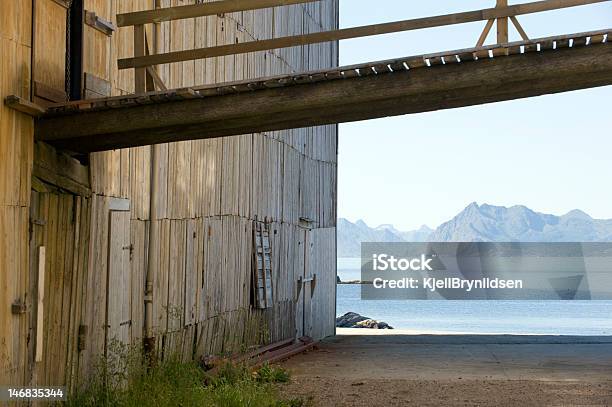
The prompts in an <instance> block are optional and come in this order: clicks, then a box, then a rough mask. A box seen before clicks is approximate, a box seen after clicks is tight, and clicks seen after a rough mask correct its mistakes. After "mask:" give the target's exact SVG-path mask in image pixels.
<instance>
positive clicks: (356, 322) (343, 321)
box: [336, 312, 393, 329]
mask: <svg viewBox="0 0 612 407" xmlns="http://www.w3.org/2000/svg"><path fill="white" fill-rule="evenodd" d="M336 327H338V328H369V329H393V327H392V326H390V325H389V324H387V323H386V322H382V321H376V320H374V319H372V318H368V317H364V316H363V315H359V314H358V313H356V312H347V313H346V314H344V315H342V316H340V317H337V318H336Z"/></svg>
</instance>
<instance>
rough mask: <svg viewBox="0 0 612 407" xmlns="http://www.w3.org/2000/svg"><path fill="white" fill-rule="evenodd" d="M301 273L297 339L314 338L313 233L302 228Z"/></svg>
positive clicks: (300, 242)
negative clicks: (303, 337)
mask: <svg viewBox="0 0 612 407" xmlns="http://www.w3.org/2000/svg"><path fill="white" fill-rule="evenodd" d="M298 235H299V237H298V239H299V240H298V254H299V261H298V264H299V265H300V266H299V271H298V275H297V287H298V289H297V301H296V310H295V327H296V338H300V337H302V336H310V337H312V323H313V321H312V294H313V289H314V284H315V276H314V275H313V273H312V270H311V268H312V267H311V263H312V256H313V243H312V231H311V230H310V229H306V228H300V229H299V233H298Z"/></svg>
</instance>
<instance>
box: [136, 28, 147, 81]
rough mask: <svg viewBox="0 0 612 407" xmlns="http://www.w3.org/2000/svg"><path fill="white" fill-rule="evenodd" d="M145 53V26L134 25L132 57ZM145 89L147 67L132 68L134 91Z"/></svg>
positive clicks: (142, 55)
mask: <svg viewBox="0 0 612 407" xmlns="http://www.w3.org/2000/svg"><path fill="white" fill-rule="evenodd" d="M145 53H146V44H145V27H144V25H143V24H139V25H135V26H134V57H136V58H137V57H144V56H145ZM146 90H147V69H146V67H140V68H135V69H134V93H145V92H146Z"/></svg>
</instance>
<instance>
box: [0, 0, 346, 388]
mask: <svg viewBox="0 0 612 407" xmlns="http://www.w3.org/2000/svg"><path fill="white" fill-rule="evenodd" d="M35 2H36V3H39V2H48V3H53V4H57V3H56V2H55V1H54V0H35ZM191 3H193V0H191V1H181V0H162V6H163V7H169V6H179V5H185V4H191ZM17 4H18V5H19V7H18V6H17ZM47 6H48V7H51V6H50V5H49V4H45V7H47ZM84 6H85V9H86V10H87V11H94V12H95V13H96V15H98V16H99V17H101V18H103V19H106V20H109V21H113V20H114V18H115V17H114V16H115V15H116V14H117V13H122V12H128V11H135V10H140V9H150V8H152V6H153V1H152V0H137V1H130V2H127V1H124V0H85V1H84ZM38 10H40V9H38ZM53 10H54V12H55V11H58V9H53ZM0 11H1V12H2V13H1V14H2V16H1V17H0V18H3V19H6V20H7V21H10V24H7V23H5V22H4V20H3V22H2V25H1V26H0V30H1V33H2V52H3V55H6V53H7V52H11V53H12V54H11V55H15V58H10V59H3V62H2V65H0V72H1V73H2V76H0V78H2V82H0V83H1V84H2V89H1V91H2V95H3V96H5V95H8V94H20V95H24V96H26V97H27V96H29V81H30V80H31V77H32V74H31V71H30V69H31V66H32V64H30V57H31V54H32V53H31V51H32V50H31V41H30V32H31V21H32V18H31V0H30V1H25V0H20V1H15V2H12V1H11V2H2V3H1V6H0ZM7 13H8V14H7ZM28 13H30V14H28ZM51 14H52V13H50V12H49V14H48V18H47V19H45V17H44V16H45V14H44V13H43V14H41V16H39V14H37V19H36V20H35V25H36V26H37V27H38V25H39V24H49V21H51V20H53V19H56V18H57V16H56V17H52V15H51ZM8 16H13V17H12V18H9V17H8ZM19 19H21V21H22V22H23V23H22V24H16V23H15V21H20V20H19ZM45 20H47V21H45ZM337 23H338V1H337V0H324V1H321V2H314V3H312V4H305V5H294V6H288V7H282V8H275V9H268V10H257V11H248V12H240V13H231V14H226V15H223V16H212V17H204V18H197V19H191V20H181V21H173V22H165V23H162V24H161V25H159V27H158V30H159V31H158V32H159V35H158V38H159V40H160V41H159V43H158V44H157V49H158V51H159V52H167V51H173V50H180V49H187V48H195V47H202V46H212V45H221V44H228V43H234V42H243V41H251V40H256V39H264V38H272V37H278V36H283V35H293V34H301V33H308V32H315V31H320V30H328V29H333V28H336V27H337ZM65 29H66V28H65V27H64V30H65ZM41 30H42V29H41V28H37V29H36V30H35V32H36V33H38V32H39V31H41ZM47 37H49V38H56V37H57V38H59V37H61V35H58V34H57V33H55V32H53V33H48V34H47ZM147 39H148V41H149V45H150V48H151V50H153V49H154V47H155V46H156V44H155V35H154V30H153V28H152V27H148V28H147ZM57 41H59V40H57ZM57 41H56V42H57ZM54 44H55V43H54ZM131 44H132V30H131V28H122V29H119V30H118V31H116V32H115V33H114V34H113V35H112V36H107V35H105V34H104V33H102V32H100V31H97V30H95V29H93V28H91V27H89V26H87V25H85V26H84V44H83V71H84V72H85V73H87V74H90V75H93V76H95V77H97V78H100V79H102V80H105V81H108V83H109V89H110V93H111V94H113V95H119V94H124V93H132V92H133V73H132V71H130V70H126V71H118V70H117V68H116V60H117V59H118V58H120V57H126V56H130V55H132V54H131V52H132V51H131V48H132V46H131ZM34 48H35V52H34V59H35V63H34V64H33V65H34V66H35V71H36V75H38V76H36V77H37V78H40V80H41V81H46V82H49V85H50V86H52V87H55V88H58V87H61V86H62V83H61V80H62V79H61V75H60V73H61V72H63V69H64V66H62V65H61V63H60V61H61V59H59V58H58V57H57V55H58V52H59V51H58V50H57V47H56V46H49V47H47V49H46V50H45V49H39V48H37V47H36V45H35V47H34ZM337 53H338V48H337V44H333V43H332V44H317V45H309V46H303V47H294V48H289V49H281V50H274V51H270V52H258V53H251V54H246V55H237V56H229V57H222V58H214V59H208V60H200V61H189V62H184V63H177V64H171V65H165V66H163V67H161V69H160V75H161V77H162V79H163V81H164V83H165V84H166V86H167V87H168V88H179V87H185V86H191V85H200V84H206V83H215V82H223V81H228V80H236V79H244V78H254V77H261V76H268V75H274V74H280V73H288V72H297V71H303V70H310V69H317V68H325V67H331V66H334V65H336V64H337ZM20 58H21V59H20ZM20 60H23V64H22V65H21V66H19V67H17V66H15V64H14V63H13V62H11V63H8V62H6V61H20ZM39 70H40V73H38V72H39ZM47 71H48V72H47ZM0 112H1V114H2V121H1V125H2V128H1V129H2V130H1V133H0V136H1V137H2V143H0V154H1V156H2V157H3V158H6V159H4V160H2V162H0V166H5V167H6V168H2V172H1V176H2V178H0V191H3V194H2V196H1V197H2V202H0V204H1V205H2V206H1V207H0V208H1V209H0V210H1V212H0V226H1V227H0V232H2V234H3V237H4V236H7V235H8V234H9V231H10V233H11V234H12V233H17V234H18V237H19V238H18V239H2V241H0V266H2V270H1V271H2V273H0V293H1V294H4V292H6V293H8V295H7V296H4V295H2V296H0V301H2V306H3V310H2V311H1V312H0V329H1V331H0V382H3V380H4V377H3V376H2V375H3V374H4V375H5V376H6V375H10V376H7V377H8V379H7V380H9V381H10V382H20V381H21V380H20V377H30V379H29V380H31V381H32V382H34V383H37V384H39V385H42V384H57V383H58V380H59V381H64V382H69V381H70V379H71V377H76V376H79V375H80V376H83V375H84V374H86V373H87V372H89V371H91V368H92V366H93V365H94V364H95V362H96V360H97V359H98V358H99V357H100V355H103V354H104V353H105V351H107V350H108V345H109V341H110V340H111V338H115V339H117V340H119V341H120V342H123V343H127V344H129V343H131V344H139V343H140V341H141V339H142V338H143V334H144V291H145V275H146V271H147V268H148V267H149V266H150V268H151V270H152V271H153V273H154V276H155V279H154V281H153V327H154V331H155V334H156V338H157V341H156V344H157V347H158V352H159V354H160V355H161V356H165V355H168V354H170V353H179V354H181V355H183V357H185V358H186V359H188V358H192V357H199V356H201V355H204V354H211V353H218V352H226V351H234V350H238V349H240V348H241V347H243V346H244V345H252V344H261V343H266V342H270V341H273V340H279V339H284V338H288V337H292V336H294V335H295V334H296V332H300V333H304V334H310V335H312V336H314V337H316V338H321V337H324V336H327V335H330V334H333V333H334V317H335V315H334V313H335V275H336V273H335V225H336V180H337V176H336V175H337V166H336V157H337V152H336V148H337V128H336V126H322V127H316V128H308V129H296V130H289V131H280V132H270V133H267V134H249V135H243V136H236V137H228V138H223V139H210V140H198V141H188V142H180V143H171V144H163V145H158V146H156V147H151V146H146V147H139V148H131V149H124V150H115V151H107V152H101V153H95V154H91V155H90V157H89V174H90V185H89V186H88V188H91V193H90V194H89V195H90V196H89V195H88V196H79V195H82V194H81V193H79V192H78V191H77V192H75V191H66V190H65V189H62V188H56V186H54V185H47V184H45V183H43V184H42V186H40V185H39V184H40V183H38V182H37V185H39V187H37V189H36V191H35V193H33V195H32V197H33V199H34V204H33V205H32V208H31V211H30V208H29V199H30V189H31V187H30V178H31V176H30V168H31V166H32V160H33V158H32V121H31V119H29V118H27V117H25V116H23V115H21V114H19V113H15V112H13V111H10V110H8V109H6V108H4V107H2V108H1V110H0ZM5 117H9V118H10V119H9V120H8V121H7V120H5ZM9 123H10V124H9ZM152 163H155V168H152ZM152 173H155V174H157V182H155V183H153V185H152V182H151V181H152ZM7 174H10V175H7ZM152 204H153V205H152ZM77 207H78V208H77ZM152 207H153V208H155V210H154V211H153V212H152V211H151V208H152ZM62 208H63V209H62ZM29 211H30V212H31V213H32V214H33V216H34V215H36V216H41V217H44V218H45V220H44V224H42V225H39V227H38V228H37V229H36V231H35V233H34V238H33V240H32V241H31V244H30V245H28V237H27V227H28V223H27V217H28V213H29ZM41 211H42V212H41ZM77 214H78V223H77V222H76V221H75V219H77V218H76V216H77ZM254 220H260V221H266V222H268V223H269V225H270V231H271V240H272V252H273V273H274V297H275V301H274V306H273V307H272V308H270V309H267V310H255V309H253V308H252V307H251V300H250V281H251V280H250V278H251V261H252V250H253V243H252V227H253V221H254ZM305 222H306V225H307V226H306V227H304V223H305ZM152 229H153V230H155V231H156V233H157V236H158V237H159V238H158V239H155V240H151V230H152ZM9 242H10V243H9ZM66 242H69V243H66ZM70 242H72V243H70ZM60 244H61V245H63V246H58V245H60ZM152 245H153V246H152ZM39 246H46V248H47V265H46V267H45V273H46V278H47V280H46V283H45V311H44V315H45V327H44V333H45V338H46V339H45V342H44V348H43V352H44V354H45V356H44V358H43V361H42V362H38V363H35V366H34V367H32V368H30V369H29V370H30V371H29V372H28V371H27V370H28V368H27V367H26V365H27V363H26V362H27V361H28V360H31V355H30V359H28V355H27V352H28V351H30V352H31V351H32V350H31V349H29V350H28V349H27V346H25V345H24V343H25V342H24V341H23V338H24V337H27V332H28V330H29V331H30V333H33V332H35V330H33V329H34V328H35V327H33V326H32V325H35V323H34V322H31V323H29V322H28V320H27V318H26V317H23V318H22V317H15V316H12V315H10V313H7V312H5V310H6V309H7V308H6V307H9V308H10V303H11V302H12V301H13V300H14V299H15V298H17V297H19V296H20V295H24V296H25V295H26V294H27V293H28V292H30V293H32V292H33V290H34V286H35V282H34V281H30V280H36V278H35V275H34V271H33V270H34V268H33V267H29V265H28V259H29V262H30V263H33V262H35V261H37V260H36V259H37V257H36V253H35V252H36V250H35V249H36V248H37V247H39ZM28 250H30V252H31V254H30V255H29V256H28ZM150 254H151V256H150V257H149V255H150ZM149 258H150V259H151V264H150V265H149ZM69 259H72V263H71V262H70V261H68V260H69ZM75 259H76V260H75ZM32 266H34V264H32ZM29 269H31V270H32V271H31V272H30V273H32V277H29V273H28V270H29ZM5 270H6V271H5ZM7 271H8V272H7ZM315 274H316V284H314V285H313V287H310V286H308V287H307V288H308V293H309V294H311V296H310V297H308V300H306V297H304V293H305V290H304V289H299V287H298V279H299V278H300V277H302V278H304V277H308V276H311V275H315ZM58 288H59V289H58ZM34 297H35V296H34ZM60 310H61V311H60ZM66 310H69V311H66ZM65 312H69V314H68V315H63V313H65ZM56 314H59V315H56ZM304 315H309V317H308V321H309V323H308V324H305V325H304V326H299V327H298V326H296V325H300V324H301V322H298V323H297V324H296V318H297V320H298V321H305V320H306V319H305V318H303V316H304ZM47 321H48V323H47ZM28 324H29V325H28ZM5 328H6V329H5ZM62 330H63V331H62ZM59 332H65V334H64V335H63V336H62V334H60V333H59ZM79 341H81V342H79ZM59 348H61V349H62V350H61V352H57V349H59ZM52 354H53V355H54V356H51V355H52ZM22 361H23V362H22ZM58 364H63V365H64V366H63V367H62V369H61V373H62V374H61V375H56V374H54V371H53V369H55V368H56V366H58Z"/></svg>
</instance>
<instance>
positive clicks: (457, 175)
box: [338, 0, 612, 230]
mask: <svg viewBox="0 0 612 407" xmlns="http://www.w3.org/2000/svg"><path fill="white" fill-rule="evenodd" d="M520 2H523V1H520ZM520 2H519V1H514V2H513V1H512V0H511V1H510V4H517V3H520ZM372 4H376V6H372ZM494 4H495V1H494V0H487V1H480V0H470V1H461V2H459V1H450V0H432V1H406V0H380V1H378V2H372V1H371V0H341V1H340V24H341V26H342V27H351V26H357V25H365V24H375V23H379V22H386V21H395V20H402V19H410V18H417V17H425V16H432V15H437V14H447V13H451V12H458V11H469V10H475V9H480V8H487V7H492V6H494ZM519 21H520V22H521V24H522V26H523V27H524V29H525V31H526V32H527V34H528V35H529V36H530V37H531V38H536V37H544V36H549V35H558V34H568V33H574V32H581V31H591V30H596V29H604V28H610V27H612V2H608V3H602V4H595V5H588V6H582V7H574V8H570V9H565V10H557V11H550V12H546V13H539V14H533V15H527V16H521V17H519ZM483 27H484V22H478V23H469V24H462V25H454V26H449V27H442V28H432V29H426V30H419V31H412V32H407V33H399V34H389V35H383V36H377V37H368V38H361V39H354V40H347V41H342V42H341V44H340V63H341V64H342V65H346V64H353V63H359V62H366V61H373V60H379V59H388V58H395V57H401V56H408V55H415V54H420V53H427V52H437V51H443V50H451V49H458V48H465V47H471V46H474V44H475V43H476V40H477V39H478V36H479V35H480V32H481V31H482V28H483ZM494 31H495V30H491V34H490V36H489V38H488V42H487V43H491V42H494V41H495V37H494V36H495V33H494ZM510 36H511V38H510V39H511V40H518V39H520V38H519V36H518V33H517V32H516V31H515V30H514V28H513V27H512V26H511V28H510ZM611 101H612V86H608V87H603V88H596V89H588V90H581V91H576V92H569V93H564V94H558V95H549V96H542V97H537V98H530V99H521V100H515V101H509V102H501V103H495V104H489V105H482V106H476V107H468V108H461V109H452V110H445V111H439V112H431V113H424V114H417V115H408V116H400V117H394V118H385V119H377V120H369V121H364V122H357V123H348V124H341V125H340V142H339V164H338V166H339V168H338V172H339V187H338V189H339V203H338V215H339V216H340V217H345V218H348V219H349V220H352V221H355V220H357V219H360V218H361V219H364V220H365V221H366V222H367V223H368V224H369V225H371V226H376V225H378V224H382V223H392V224H394V225H395V226H396V227H398V228H399V229H402V230H409V229H414V228H417V227H419V226H420V225H422V224H427V225H428V226H430V227H436V226H438V225H439V224H440V223H441V222H444V221H446V220H448V219H450V218H451V217H452V216H454V215H455V214H457V213H458V212H459V211H460V210H461V209H463V208H464V207H465V206H467V205H468V204H469V203H470V202H473V201H477V202H478V203H489V204H493V205H504V206H511V205H515V204H522V205H527V206H528V207H530V208H532V209H534V210H536V211H540V212H546V213H553V214H557V215H560V214H564V213H566V212H568V211H569V210H571V209H575V208H578V209H581V210H584V211H585V212H587V213H589V214H590V215H591V216H593V217H596V218H612V117H611V116H610V115H611V114H612V111H611V110H610V106H612V104H611Z"/></svg>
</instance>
